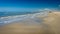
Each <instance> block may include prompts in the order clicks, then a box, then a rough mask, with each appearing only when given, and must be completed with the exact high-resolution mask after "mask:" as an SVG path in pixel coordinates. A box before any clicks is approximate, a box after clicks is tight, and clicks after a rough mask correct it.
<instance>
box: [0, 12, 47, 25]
mask: <svg viewBox="0 0 60 34" xmlns="http://www.w3.org/2000/svg"><path fill="white" fill-rule="evenodd" d="M37 15H38V16H42V15H43V16H46V15H47V12H39V13H38V12H37V13H36V12H35V13H28V12H27V13H23V12H22V13H18V12H17V13H9V12H1V13H0V25H4V24H7V23H12V22H15V21H21V20H22V21H23V20H25V19H29V18H30V19H33V20H36V21H38V22H39V19H38V18H36V17H37Z"/></svg>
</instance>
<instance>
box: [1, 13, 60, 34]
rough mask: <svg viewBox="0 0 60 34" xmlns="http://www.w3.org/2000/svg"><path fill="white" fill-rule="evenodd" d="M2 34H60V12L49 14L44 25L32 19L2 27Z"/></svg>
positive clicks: (44, 20)
mask: <svg viewBox="0 0 60 34" xmlns="http://www.w3.org/2000/svg"><path fill="white" fill-rule="evenodd" d="M0 34H60V12H52V13H49V14H48V16H47V17H45V18H44V19H43V22H42V23H35V21H33V20H31V19H26V20H24V21H22V22H15V23H10V24H7V25H5V26H3V27H0Z"/></svg>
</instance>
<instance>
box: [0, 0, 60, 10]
mask: <svg viewBox="0 0 60 34" xmlns="http://www.w3.org/2000/svg"><path fill="white" fill-rule="evenodd" d="M42 8H53V9H55V8H56V9H59V8H60V0H0V11H4V10H6V11H34V10H38V9H42Z"/></svg>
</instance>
